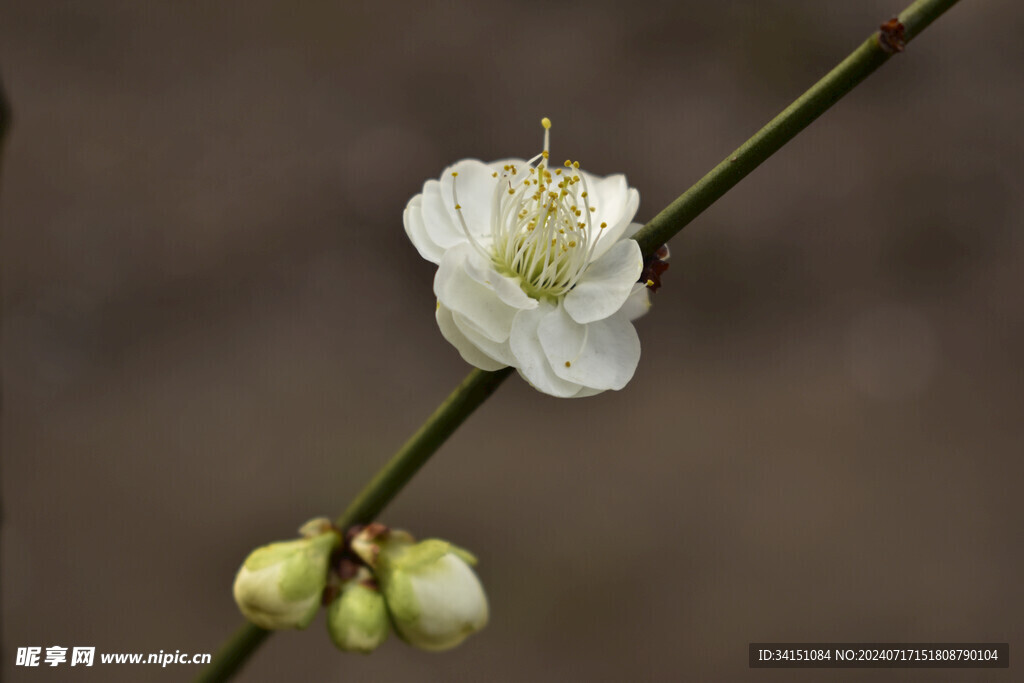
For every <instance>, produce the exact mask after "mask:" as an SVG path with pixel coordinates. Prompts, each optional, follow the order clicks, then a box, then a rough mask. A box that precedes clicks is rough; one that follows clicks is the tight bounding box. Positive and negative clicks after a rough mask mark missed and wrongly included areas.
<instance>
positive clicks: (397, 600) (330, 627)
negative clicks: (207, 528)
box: [234, 519, 488, 653]
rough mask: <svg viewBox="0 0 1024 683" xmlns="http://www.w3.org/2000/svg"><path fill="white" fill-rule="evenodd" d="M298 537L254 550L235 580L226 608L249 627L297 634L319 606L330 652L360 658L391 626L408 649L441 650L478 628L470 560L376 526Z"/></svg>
mask: <svg viewBox="0 0 1024 683" xmlns="http://www.w3.org/2000/svg"><path fill="white" fill-rule="evenodd" d="M300 533H301V535H302V537H301V538H299V539H296V540H292V541H284V542H280V543H272V544H270V545H268V546H264V547H262V548H258V549H256V550H255V551H253V552H252V553H251V554H250V555H249V557H248V558H247V559H246V560H245V562H244V563H243V565H242V567H241V569H239V571H238V576H237V577H236V579H235V586H234V595H235V601H236V602H237V603H238V607H239V609H240V610H241V611H242V614H244V615H245V617H246V618H248V619H249V620H250V621H252V622H253V623H254V624H256V625H257V626H260V627H262V628H266V629H274V630H279V629H289V628H296V629H303V628H306V626H308V625H309V624H310V622H311V621H312V620H313V618H314V617H315V615H316V612H317V611H318V609H319V607H320V605H321V604H325V605H327V632H328V634H329V635H330V637H331V641H332V642H333V643H334V644H335V646H336V647H337V648H338V649H339V650H342V651H344V652H362V653H369V652H372V651H373V650H375V649H376V648H377V647H379V646H380V645H381V644H382V643H383V642H384V641H385V640H386V639H387V637H388V633H389V632H390V631H391V629H392V627H393V628H394V630H395V632H396V633H397V634H398V636H399V637H400V638H401V639H402V640H403V641H405V642H406V643H408V644H410V645H412V646H413V647H416V648H418V649H421V650H430V651H441V650H448V649H450V648H453V647H455V646H456V645H458V644H459V643H461V642H462V641H463V640H465V639H466V637H467V636H469V635H470V634H472V633H475V632H476V631H479V630H480V629H482V628H483V627H484V626H485V625H486V624H487V619H488V605H487V596H486V595H485V594H484V591H483V587H482V586H481V584H480V581H479V579H478V578H477V576H476V574H475V573H474V572H473V569H472V566H473V565H475V564H476V558H475V557H473V555H472V554H470V553H469V552H467V551H465V550H463V549H461V548H459V547H457V546H454V545H452V544H451V543H448V542H447V541H442V540H439V539H427V540H424V541H419V542H417V541H416V540H415V539H414V538H413V537H412V536H411V535H410V534H408V533H407V532H405V531H400V530H392V529H389V528H387V527H385V526H384V525H382V524H376V523H375V524H370V525H367V526H365V527H356V528H354V529H352V530H350V532H349V533H348V534H347V538H343V536H342V534H341V532H340V531H339V530H337V529H335V528H334V527H333V526H331V524H330V522H329V521H328V520H326V519H315V520H311V521H310V522H307V523H306V524H305V525H303V527H302V529H300Z"/></svg>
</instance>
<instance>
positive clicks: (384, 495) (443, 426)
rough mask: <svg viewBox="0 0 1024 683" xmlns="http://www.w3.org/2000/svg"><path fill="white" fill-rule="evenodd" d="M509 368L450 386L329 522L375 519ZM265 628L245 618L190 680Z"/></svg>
mask: <svg viewBox="0 0 1024 683" xmlns="http://www.w3.org/2000/svg"><path fill="white" fill-rule="evenodd" d="M511 373H512V368H505V369H504V370H498V371H497V372H484V371H483V370H473V371H472V372H471V373H469V375H467V376H466V379H464V380H463V381H462V384H460V385H459V386H458V387H456V388H455V391H453V392H452V393H451V394H449V396H448V398H446V399H445V401H444V403H442V404H441V405H440V406H438V408H437V410H435V411H434V414H433V415H431V416H430V417H428V418H427V421H426V422H424V423H423V426H422V427H420V428H419V431H417V432H416V433H415V434H413V435H412V437H410V438H409V440H408V441H406V442H405V445H404V446H402V447H401V448H400V449H399V450H398V452H397V453H395V455H394V456H393V457H392V458H391V460H389V461H388V463H387V464H386V465H384V467H382V468H381V470H380V471H379V472H377V476H375V477H374V478H373V479H372V480H371V481H370V483H369V484H367V485H366V486H365V487H364V488H363V490H362V491H361V492H360V493H359V495H358V496H356V498H355V500H353V501H352V504H351V505H349V506H348V509H347V510H345V512H344V513H343V514H342V515H341V516H340V517H338V519H337V520H335V522H334V524H335V526H337V527H338V528H339V529H347V528H349V527H350V526H352V525H353V524H366V523H368V522H372V521H373V520H374V519H376V517H377V515H378V514H380V511H381V510H383V509H384V508H385V507H386V506H387V504H388V503H390V502H391V499H393V498H394V497H395V496H397V495H398V492H399V491H401V490H402V488H404V487H405V485H406V484H407V483H409V480H410V479H412V478H413V476H414V475H415V474H416V473H417V472H418V471H419V469H420V468H421V467H423V465H424V464H426V462H427V460H429V459H430V456H432V455H433V454H434V453H435V452H436V451H437V449H438V448H440V447H441V444H443V443H444V442H445V441H446V440H447V439H448V437H449V436H451V435H452V432H454V431H455V430H456V429H458V427H459V425H461V424H462V423H463V422H464V421H465V420H466V418H467V417H469V416H470V415H471V414H472V413H473V411H474V410H476V409H477V408H479V407H480V404H481V403H483V402H484V401H486V400H487V397H488V396H490V395H491V394H493V393H494V390H495V389H497V388H498V385H500V384H501V383H502V382H503V381H504V380H505V378H506V377H508V376H509V375H510V374H511ZM269 635H270V631H267V630H266V629H262V628H260V627H259V626H255V625H253V624H250V623H248V622H246V623H245V624H244V625H242V627H241V628H239V629H238V630H237V631H236V632H235V634H234V635H233V636H231V638H230V639H229V640H228V641H227V642H226V643H224V645H223V646H221V649H220V651H218V652H217V655H216V656H215V657H214V658H213V661H212V662H211V663H210V665H209V666H208V667H207V668H206V669H204V670H203V671H202V672H201V673H200V674H199V676H198V677H197V678H196V681H197V683H219V682H220V681H226V680H228V679H229V678H231V676H232V675H234V673H235V672H236V671H238V670H239V669H240V668H242V665H243V664H245V661H246V660H247V659H248V658H249V656H250V655H251V654H252V653H253V652H255V651H256V649H257V648H258V647H259V646H260V645H262V644H263V641H264V640H266V638H267V636H269Z"/></svg>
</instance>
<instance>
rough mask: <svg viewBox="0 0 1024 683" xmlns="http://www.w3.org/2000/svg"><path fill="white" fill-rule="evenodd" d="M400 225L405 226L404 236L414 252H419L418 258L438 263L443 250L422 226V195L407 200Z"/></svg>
mask: <svg viewBox="0 0 1024 683" xmlns="http://www.w3.org/2000/svg"><path fill="white" fill-rule="evenodd" d="M402 223H403V224H404V225H405V234H406V235H408V236H409V240H410V241H412V244H413V246H414V247H416V251H418V252H420V256H422V257H423V258H425V259H426V260H428V261H431V262H432V263H440V262H441V257H442V256H444V249H442V248H441V247H439V246H438V245H437V244H436V243H435V242H434V240H432V239H430V235H428V234H427V228H426V226H425V225H424V224H423V195H421V194H418V195H416V196H415V197H413V198H412V199H410V200H409V203H408V204H407V205H406V207H405V211H404V212H403V213H402Z"/></svg>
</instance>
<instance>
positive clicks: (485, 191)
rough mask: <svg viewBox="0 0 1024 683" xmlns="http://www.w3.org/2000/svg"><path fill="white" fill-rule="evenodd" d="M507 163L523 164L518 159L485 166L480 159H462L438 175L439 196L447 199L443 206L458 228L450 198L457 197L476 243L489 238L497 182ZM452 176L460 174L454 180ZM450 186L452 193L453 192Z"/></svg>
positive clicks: (453, 205) (452, 200) (457, 218)
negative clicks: (447, 209) (495, 175)
mask: <svg viewBox="0 0 1024 683" xmlns="http://www.w3.org/2000/svg"><path fill="white" fill-rule="evenodd" d="M509 163H516V164H517V165H519V166H520V167H521V168H522V167H523V166H525V164H526V162H524V161H521V160H518V159H512V160H509V161H504V162H494V163H490V164H485V163H484V162H482V161H480V160H479V159H463V160H462V161H459V162H457V163H455V164H453V165H451V166H449V167H448V168H446V169H445V170H444V173H443V174H442V175H441V196H442V197H443V198H445V199H446V200H447V203H446V204H445V206H446V207H450V212H451V218H452V220H454V221H456V225H460V223H458V220H459V217H458V215H456V213H455V201H454V198H453V197H454V196H455V195H458V197H459V206H461V207H462V217H463V218H464V219H465V221H466V225H467V226H468V227H469V231H470V232H471V233H472V234H473V236H474V237H476V238H477V239H478V240H479V239H484V238H488V239H489V238H490V235H491V222H492V216H491V214H492V211H493V202H494V190H495V187H496V186H497V184H498V182H499V178H500V176H501V169H502V166H503V165H504V164H509ZM496 164H500V165H497V166H496ZM452 173H458V174H459V175H458V176H457V177H456V176H453V175H452ZM494 173H497V174H498V178H496V177H494ZM453 187H454V189H455V194H453V193H452V188H453ZM460 230H461V228H460Z"/></svg>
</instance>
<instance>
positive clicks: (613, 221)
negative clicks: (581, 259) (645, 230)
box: [582, 172, 640, 258]
mask: <svg viewBox="0 0 1024 683" xmlns="http://www.w3.org/2000/svg"><path fill="white" fill-rule="evenodd" d="M582 173H583V175H584V176H585V179H586V181H587V194H588V195H589V196H590V206H592V207H594V209H595V210H594V213H593V225H594V229H595V230H598V231H599V233H598V235H599V236H598V242H597V246H595V247H594V257H595V258H597V257H599V256H601V255H602V254H603V253H605V252H606V251H608V250H609V249H611V247H612V245H613V244H615V243H616V242H618V241H619V239H620V238H621V237H622V235H623V233H624V232H625V231H626V229H627V228H629V225H630V221H632V220H633V217H634V216H635V215H636V211H637V209H638V208H640V193H639V192H637V191H636V190H635V189H633V188H631V187H629V185H628V184H626V176H624V175H622V174H621V173H616V174H615V175H610V176H607V177H605V178H602V177H600V176H595V175H591V174H590V173H586V172H582ZM601 223H607V224H608V225H607V227H605V228H600V227H599V226H600V225H601Z"/></svg>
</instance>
